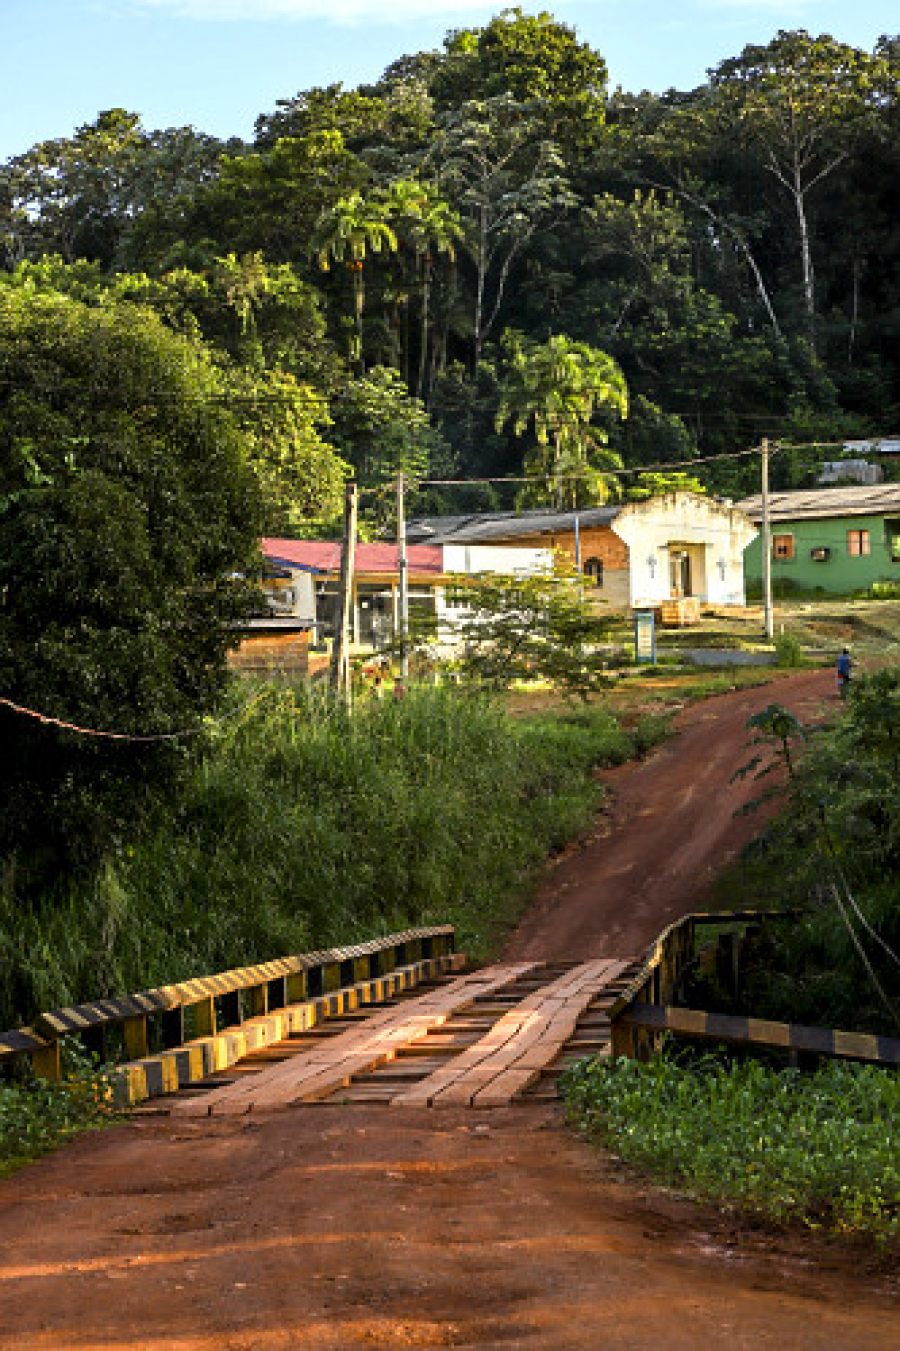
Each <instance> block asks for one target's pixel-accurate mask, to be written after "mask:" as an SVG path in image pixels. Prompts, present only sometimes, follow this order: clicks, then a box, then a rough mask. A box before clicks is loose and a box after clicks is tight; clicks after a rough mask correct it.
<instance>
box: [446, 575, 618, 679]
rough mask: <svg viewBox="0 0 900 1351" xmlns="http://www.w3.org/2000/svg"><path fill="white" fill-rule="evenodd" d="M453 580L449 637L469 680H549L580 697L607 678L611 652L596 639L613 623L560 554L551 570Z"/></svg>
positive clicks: (601, 639)
mask: <svg viewBox="0 0 900 1351" xmlns="http://www.w3.org/2000/svg"><path fill="white" fill-rule="evenodd" d="M451 585H453V586H454V593H453V596H454V603H455V613H454V617H453V637H452V641H453V644H454V648H455V650H456V654H457V655H456V658H455V660H456V664H457V666H458V669H459V672H460V674H461V675H462V677H463V679H464V680H466V681H472V682H473V683H475V684H477V685H484V686H487V687H488V688H492V689H508V688H509V686H510V685H512V684H513V683H514V682H515V681H519V680H525V681H528V680H546V681H549V682H550V683H551V684H553V685H554V686H555V687H557V688H559V689H561V690H563V691H564V692H565V693H566V694H570V695H576V694H577V695H580V696H581V697H582V698H585V697H586V696H587V695H588V694H589V693H590V692H591V691H593V690H597V689H601V688H603V686H604V685H605V684H606V683H607V681H608V677H607V674H606V671H607V667H608V665H609V654H608V653H606V652H604V651H602V650H600V649H599V647H598V644H600V643H601V642H603V641H604V640H605V639H606V638H607V629H608V621H607V620H605V619H604V618H603V617H601V616H600V615H599V614H598V612H597V610H596V609H595V607H594V606H593V604H591V602H589V601H587V600H585V599H584V598H583V596H582V594H581V589H580V587H579V585H578V579H577V577H576V575H575V571H574V568H573V567H572V566H571V564H569V563H567V562H566V560H564V559H563V558H560V557H557V558H556V560H555V561H554V565H553V567H552V569H551V570H550V571H547V572H536V573H532V574H527V575H526V574H521V575H502V574H499V573H489V572H482V573H477V574H475V575H470V574H467V575H464V576H460V577H458V578H456V579H455V583H451Z"/></svg>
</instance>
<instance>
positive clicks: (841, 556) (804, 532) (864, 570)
mask: <svg viewBox="0 0 900 1351" xmlns="http://www.w3.org/2000/svg"><path fill="white" fill-rule="evenodd" d="M848 530H868V532H869V548H870V551H871V552H870V553H868V554H863V555H861V556H860V557H851V556H850V555H849V553H848V552H847V531H848ZM772 534H773V535H793V537H794V557H793V558H790V559H782V558H773V559H772V581H773V582H778V581H782V580H784V579H785V578H788V579H790V581H792V582H795V583H796V584H797V586H802V587H809V588H812V587H815V586H820V587H822V588H824V590H826V591H836V592H847V591H862V590H865V589H867V588H868V587H870V586H871V585H872V583H873V582H883V581H896V582H900V516H898V517H889V518H887V519H885V517H884V516H832V517H826V518H825V519H821V520H814V521H813V520H799V521H776V522H773V523H772ZM892 536H893V537H894V539H895V544H894V551H895V553H897V555H898V557H897V561H896V562H895V561H894V560H893V559H892V557H891V539H892ZM819 548H826V549H828V550H830V553H829V556H828V558H827V560H826V561H825V562H816V561H815V560H814V559H813V558H812V557H811V553H810V551H811V550H812V549H819ZM744 575H745V577H746V580H747V581H748V582H754V581H757V582H759V581H762V537H761V535H757V537H756V539H755V540H754V541H753V543H752V544H749V545H748V546H747V549H746V550H745V552H744Z"/></svg>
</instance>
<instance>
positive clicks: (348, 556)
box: [329, 483, 359, 708]
mask: <svg viewBox="0 0 900 1351" xmlns="http://www.w3.org/2000/svg"><path fill="white" fill-rule="evenodd" d="M358 508H359V493H358V490H357V487H356V484H355V483H348V484H347V492H346V495H345V498H344V540H343V543H342V545H341V580H340V590H339V594H338V628H337V633H336V634H335V636H334V647H333V648H332V652H331V671H330V673H329V680H330V684H331V688H332V689H333V690H334V691H335V693H337V694H343V696H344V699H345V701H346V704H347V707H348V708H349V707H350V705H351V702H352V699H353V691H352V688H351V681H350V610H351V606H352V605H353V573H354V564H355V556H356V517H357V511H358Z"/></svg>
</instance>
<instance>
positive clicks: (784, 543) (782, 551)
mask: <svg viewBox="0 0 900 1351" xmlns="http://www.w3.org/2000/svg"><path fill="white" fill-rule="evenodd" d="M772 557H773V558H774V559H776V560H777V561H779V562H783V561H784V560H785V559H786V558H793V557H794V536H793V535H773V536H772Z"/></svg>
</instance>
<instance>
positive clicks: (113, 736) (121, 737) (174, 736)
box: [0, 667, 283, 743]
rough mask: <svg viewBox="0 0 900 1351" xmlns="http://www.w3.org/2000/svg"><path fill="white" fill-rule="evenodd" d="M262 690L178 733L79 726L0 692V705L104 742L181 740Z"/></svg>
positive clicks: (218, 722)
mask: <svg viewBox="0 0 900 1351" xmlns="http://www.w3.org/2000/svg"><path fill="white" fill-rule="evenodd" d="M282 669H283V667H282ZM265 693H266V691H265V690H264V689H263V690H258V691H257V693H256V694H254V695H253V697H252V698H250V699H247V700H245V702H244V703H243V704H240V705H239V706H238V707H237V708H235V709H232V710H231V711H230V712H229V713H223V714H222V715H221V717H218V718H208V719H207V720H206V722H205V723H204V724H203V725H202V726H200V727H184V728H181V729H180V730H179V731H177V732H153V733H147V734H143V735H141V734H138V733H131V732H108V731H101V730H100V729H98V728H96V727H81V726H80V725H79V724H78V723H75V722H66V721H65V720H64V719H63V718H55V717H53V716H52V715H51V714H49V713H39V712H38V711H37V710H36V709H33V708H25V707H24V706H23V705H22V704H16V703H14V702H13V700H12V699H6V698H4V697H3V696H2V695H0V704H2V705H3V707H4V708H8V709H10V710H11V711H12V712H13V713H19V714H21V715H22V716H23V717H26V718H33V719H34V721H35V722H39V723H42V724H44V725H46V726H48V727H60V728H62V729H63V731H66V732H75V733H77V734H78V735H79V736H90V737H99V738H101V739H102V740H104V741H128V742H143V743H147V742H159V741H180V740H184V739H185V738H186V737H194V736H202V735H203V733H204V732H208V731H209V730H210V729H211V728H212V727H219V726H222V725H223V724H224V723H226V722H232V721H233V720H234V719H235V718H237V717H240V715H241V714H242V713H245V712H246V711H247V710H248V709H250V708H252V707H253V705H254V704H255V703H258V702H259V700H260V699H261V698H262V697H263V695H264V694H265Z"/></svg>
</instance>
